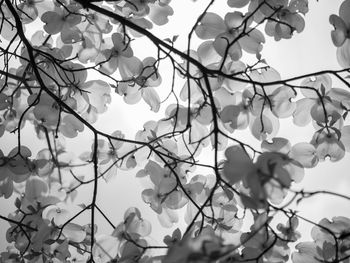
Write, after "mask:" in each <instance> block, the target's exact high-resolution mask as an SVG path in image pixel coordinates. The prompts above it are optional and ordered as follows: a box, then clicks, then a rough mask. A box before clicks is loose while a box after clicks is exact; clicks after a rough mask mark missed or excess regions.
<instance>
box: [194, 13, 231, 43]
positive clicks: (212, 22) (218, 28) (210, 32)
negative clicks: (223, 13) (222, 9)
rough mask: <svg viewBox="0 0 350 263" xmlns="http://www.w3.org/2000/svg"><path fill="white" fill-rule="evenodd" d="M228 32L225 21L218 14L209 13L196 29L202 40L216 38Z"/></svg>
mask: <svg viewBox="0 0 350 263" xmlns="http://www.w3.org/2000/svg"><path fill="white" fill-rule="evenodd" d="M225 30H226V25H225V23H224V20H223V19H222V18H221V17H220V16H219V15H217V14H215V13H211V12H207V13H206V14H205V15H204V17H203V18H202V20H201V22H200V24H199V25H198V26H197V27H196V30H195V32H196V34H197V36H198V37H199V38H201V39H211V38H215V37H216V36H217V35H219V34H220V33H222V32H224V31H225Z"/></svg>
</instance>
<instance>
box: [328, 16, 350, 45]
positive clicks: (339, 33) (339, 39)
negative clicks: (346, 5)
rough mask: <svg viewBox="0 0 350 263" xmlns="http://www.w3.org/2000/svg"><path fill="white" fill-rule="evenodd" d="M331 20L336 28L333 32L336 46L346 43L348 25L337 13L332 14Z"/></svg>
mask: <svg viewBox="0 0 350 263" xmlns="http://www.w3.org/2000/svg"><path fill="white" fill-rule="evenodd" d="M329 22H330V23H331V24H332V25H333V26H334V30H333V31H332V32H331V36H332V41H333V44H334V45H335V46H336V47H340V46H342V45H343V44H344V42H345V39H346V31H347V30H346V25H345V22H344V21H343V19H341V18H340V17H339V16H337V15H331V16H330V17H329Z"/></svg>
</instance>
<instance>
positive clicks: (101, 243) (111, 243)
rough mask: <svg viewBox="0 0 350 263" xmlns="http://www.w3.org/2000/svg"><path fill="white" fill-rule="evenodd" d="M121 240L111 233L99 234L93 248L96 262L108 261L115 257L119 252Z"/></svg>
mask: <svg viewBox="0 0 350 263" xmlns="http://www.w3.org/2000/svg"><path fill="white" fill-rule="evenodd" d="M119 246H120V241H119V240H118V238H115V237H112V236H109V235H99V236H97V237H96V241H95V243H94V246H93V248H92V255H93V257H94V260H95V261H96V262H101V263H107V262H110V261H111V260H112V259H114V258H115V257H116V256H117V254H118V252H119Z"/></svg>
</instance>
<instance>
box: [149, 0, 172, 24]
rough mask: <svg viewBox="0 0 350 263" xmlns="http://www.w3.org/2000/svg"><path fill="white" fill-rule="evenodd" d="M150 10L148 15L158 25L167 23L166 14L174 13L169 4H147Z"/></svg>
mask: <svg viewBox="0 0 350 263" xmlns="http://www.w3.org/2000/svg"><path fill="white" fill-rule="evenodd" d="M149 8H150V11H149V13H148V17H149V18H150V19H151V20H152V22H153V23H155V24H156V25H158V26H162V25H165V24H166V23H168V21H169V19H168V16H172V15H173V14H174V10H173V9H172V8H171V7H170V6H169V5H159V4H158V3H155V4H149Z"/></svg>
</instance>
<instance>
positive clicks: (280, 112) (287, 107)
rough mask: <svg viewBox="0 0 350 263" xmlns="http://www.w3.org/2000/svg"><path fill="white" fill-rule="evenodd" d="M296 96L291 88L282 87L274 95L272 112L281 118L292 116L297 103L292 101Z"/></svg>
mask: <svg viewBox="0 0 350 263" xmlns="http://www.w3.org/2000/svg"><path fill="white" fill-rule="evenodd" d="M295 97H296V94H295V93H294V91H293V90H292V89H291V88H290V87H286V86H282V87H280V88H277V89H276V90H275V91H274V92H273V93H272V99H271V100H272V112H273V114H275V115H276V116H277V117H279V118H287V117H289V116H291V115H292V114H293V113H294V111H295V109H296V103H295V102H292V99H293V98H295Z"/></svg>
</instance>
